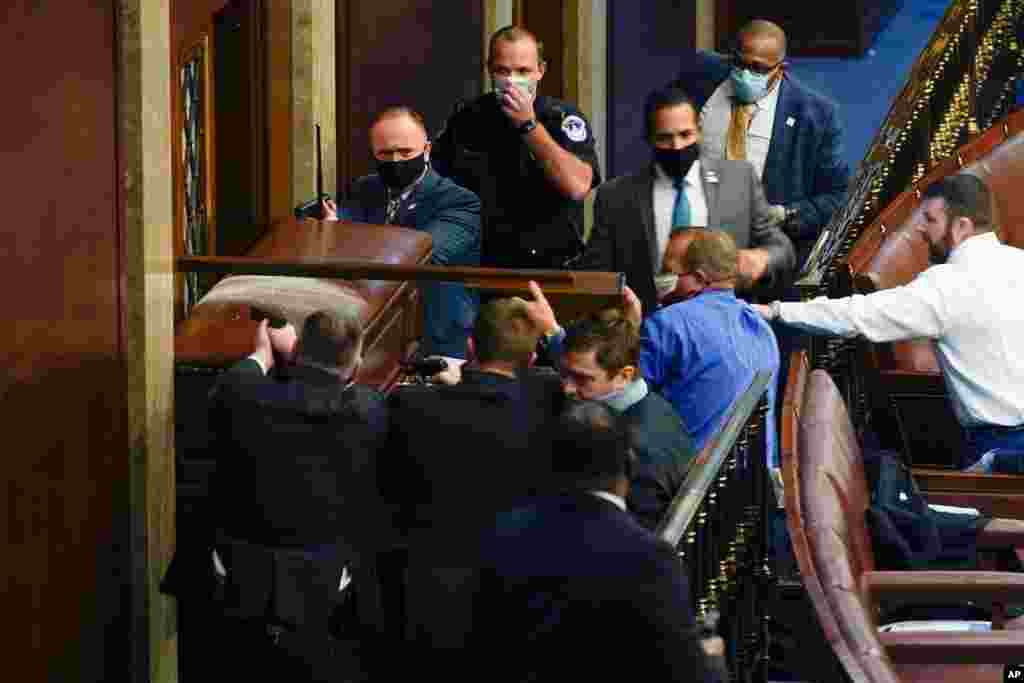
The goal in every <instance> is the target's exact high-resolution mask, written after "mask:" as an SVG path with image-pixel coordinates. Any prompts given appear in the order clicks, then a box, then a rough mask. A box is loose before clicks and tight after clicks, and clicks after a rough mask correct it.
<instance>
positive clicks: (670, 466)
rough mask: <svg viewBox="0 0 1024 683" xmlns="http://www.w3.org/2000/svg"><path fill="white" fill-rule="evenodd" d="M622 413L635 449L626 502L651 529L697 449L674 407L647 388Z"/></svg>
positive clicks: (670, 498) (684, 475) (662, 513)
mask: <svg viewBox="0 0 1024 683" xmlns="http://www.w3.org/2000/svg"><path fill="white" fill-rule="evenodd" d="M622 416H623V420H624V421H625V423H626V424H627V425H628V426H629V428H630V432H631V434H632V438H633V450H634V451H635V452H636V462H634V463H633V474H632V476H631V477H630V485H629V497H628V498H627V499H626V502H627V503H628V504H629V510H630V512H632V513H633V514H634V515H636V517H637V519H638V520H639V521H640V523H641V524H643V525H644V526H646V527H647V528H648V529H653V528H654V527H656V526H657V525H658V522H660V521H661V518H662V517H663V516H664V515H665V511H666V510H667V509H668V506H669V504H670V503H671V502H672V498H673V497H675V495H676V493H677V492H678V491H679V487H680V486H681V485H682V483H683V480H684V479H685V478H686V471H687V470H688V469H689V467H690V461H691V460H693V458H694V456H695V455H696V454H697V452H696V450H695V449H694V447H693V441H691V440H690V435H689V434H688V433H687V431H686V427H685V425H683V421H682V420H681V419H680V418H679V415H678V414H677V413H676V411H675V409H674V408H673V407H672V405H671V404H670V403H669V402H668V401H666V400H665V399H664V398H662V397H661V395H659V394H657V393H655V392H654V391H648V392H647V395H646V396H644V397H643V398H642V399H640V400H639V401H637V402H636V403H634V404H633V405H631V406H630V407H629V408H627V409H626V410H625V411H623V412H622Z"/></svg>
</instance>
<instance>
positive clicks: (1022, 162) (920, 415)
mask: <svg viewBox="0 0 1024 683" xmlns="http://www.w3.org/2000/svg"><path fill="white" fill-rule="evenodd" d="M1021 131H1024V111H1021V112H1016V113H1014V114H1012V115H1010V116H1009V117H1007V118H1006V119H1005V120H1004V121H1002V122H1000V123H999V124H997V125H996V126H993V127H992V128H991V129H990V130H988V131H986V132H985V133H983V134H982V135H980V136H978V137H977V138H975V139H974V140H972V141H971V142H969V143H968V144H966V145H964V146H963V147H961V148H960V149H959V150H957V153H956V154H955V155H954V156H952V157H950V158H947V159H946V160H944V161H943V162H940V163H939V164H937V165H936V166H935V167H933V168H932V169H931V171H930V172H929V173H928V174H927V175H925V176H924V177H923V178H922V179H921V180H919V181H918V182H917V183H915V184H914V185H913V186H912V187H910V188H909V189H908V190H907V191H905V192H903V193H902V194H900V195H899V196H898V197H897V198H896V199H895V200H894V201H893V202H892V203H891V204H890V205H889V206H888V207H886V208H885V209H884V210H883V211H882V213H881V214H880V215H879V217H878V218H877V219H876V220H875V221H874V222H873V223H872V224H871V225H870V226H869V227H868V228H867V229H866V230H865V231H864V233H863V234H862V235H861V237H860V239H859V240H858V241H857V243H856V244H855V245H854V247H853V249H852V250H851V252H850V255H849V258H848V260H847V263H846V274H847V278H848V285H849V287H850V288H851V292H842V291H840V292H836V293H837V294H844V293H860V294H869V293H871V292H874V291H878V290H880V289H887V288H890V287H898V286H900V285H904V284H906V283H908V282H910V281H911V280H912V279H913V278H914V277H915V276H916V275H917V274H918V273H920V272H921V271H923V270H924V269H926V268H927V267H928V265H929V264H928V248H927V245H926V244H925V242H924V240H922V239H921V238H920V237H919V236H918V235H917V234H915V233H914V231H913V229H912V223H913V221H914V217H915V211H916V209H917V207H918V205H919V204H920V197H921V193H922V192H923V191H924V189H925V188H927V187H928V185H930V184H931V183H932V182H934V181H936V180H938V179H940V178H942V177H945V176H948V175H951V174H953V173H957V172H964V173H971V174H974V175H977V176H978V177H980V178H981V179H982V180H984V181H985V182H986V183H987V184H988V186H989V187H990V188H991V190H992V196H993V201H994V204H995V206H994V209H995V212H994V215H995V216H996V220H997V221H998V222H999V225H1000V229H1001V230H1000V231H1001V234H1000V237H1001V239H1002V240H1003V241H1004V242H1006V243H1007V244H1012V245H1014V246H1018V247H1024V200H1022V199H1021V193H1020V191H1019V188H1020V187H1021V182H1022V181H1024V133H1022V132H1021ZM857 357H858V359H859V361H860V362H859V363H857V365H858V366H859V368H860V370H861V372H862V373H863V374H862V377H861V378H860V379H861V380H862V382H863V387H864V398H865V403H866V406H864V407H865V408H867V409H868V410H870V414H871V416H872V418H873V426H874V427H875V428H876V429H877V430H878V431H879V433H880V436H881V437H882V438H883V440H884V441H885V442H886V444H887V445H889V446H892V447H894V448H899V449H901V450H903V451H904V452H905V453H907V455H908V457H909V459H910V461H911V462H912V463H914V464H915V465H926V466H930V467H946V468H955V467H957V466H958V464H959V461H960V455H961V454H962V453H963V452H964V450H965V448H966V444H965V443H964V440H963V435H962V432H961V430H960V428H959V425H958V423H957V421H956V419H955V417H954V415H953V412H952V409H951V408H950V406H949V405H948V402H947V400H946V391H945V386H944V384H943V382H942V377H941V374H940V371H939V366H938V361H937V359H936V357H935V352H934V349H933V346H932V343H931V342H930V341H927V340H917V341H902V342H894V343H888V344H873V343H870V342H867V341H864V340H858V342H857Z"/></svg>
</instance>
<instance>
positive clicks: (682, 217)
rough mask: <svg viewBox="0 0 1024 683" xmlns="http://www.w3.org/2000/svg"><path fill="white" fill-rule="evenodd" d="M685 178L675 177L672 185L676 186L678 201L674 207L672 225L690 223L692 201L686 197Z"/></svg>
mask: <svg viewBox="0 0 1024 683" xmlns="http://www.w3.org/2000/svg"><path fill="white" fill-rule="evenodd" d="M683 183H684V179H683V178H673V179H672V187H674V188H676V203H675V205H673V207H672V227H673V228H674V227H677V226H680V225H683V226H689V225H690V202H689V200H688V199H687V198H686V188H685V187H684V186H683Z"/></svg>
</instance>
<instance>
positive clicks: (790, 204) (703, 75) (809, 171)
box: [678, 20, 850, 273]
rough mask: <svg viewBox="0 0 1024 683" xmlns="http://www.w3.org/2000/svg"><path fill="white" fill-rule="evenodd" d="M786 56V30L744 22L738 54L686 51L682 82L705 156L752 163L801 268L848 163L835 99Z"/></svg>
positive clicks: (837, 199)
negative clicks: (798, 75) (795, 70)
mask: <svg viewBox="0 0 1024 683" xmlns="http://www.w3.org/2000/svg"><path fill="white" fill-rule="evenodd" d="M785 59H786V34H785V33H784V32H783V31H782V29H781V28H779V27H778V26H777V25H775V24H773V23H771V22H769V21H763V20H755V21H752V22H750V23H749V24H747V25H746V26H744V27H743V28H742V29H741V30H740V32H739V34H738V36H737V47H736V51H735V53H734V54H732V55H730V56H724V55H720V54H717V53H710V52H704V51H697V52H694V53H693V54H692V55H691V56H688V57H686V58H684V63H683V68H682V71H681V73H680V76H679V81H678V85H679V86H680V87H681V88H683V90H685V91H686V92H687V93H688V94H689V95H690V97H692V98H693V99H694V102H695V103H696V105H697V108H698V109H699V110H700V115H701V128H702V130H703V153H704V156H705V157H707V158H711V159H745V160H747V161H749V162H750V163H752V164H753V165H754V168H755V170H756V171H757V173H758V175H759V176H760V178H761V183H762V185H763V186H764V192H765V197H766V198H767V199H768V201H769V203H771V204H772V210H773V212H775V214H776V217H777V218H778V219H780V221H781V222H782V227H783V231H784V232H785V233H786V234H787V235H788V236H789V238H790V239H792V240H793V245H794V246H795V247H796V252H797V269H796V271H795V272H796V273H799V271H800V268H802V267H803V265H804V262H805V261H806V259H807V256H808V254H809V253H810V251H811V249H812V247H813V246H814V243H815V241H816V240H817V238H818V235H819V233H820V232H821V231H822V229H823V228H824V227H825V226H826V225H827V224H828V222H829V220H831V218H832V214H833V213H834V212H835V211H836V210H837V209H838V208H839V206H840V205H841V204H842V203H843V201H844V199H845V195H846V188H847V184H848V182H849V177H850V168H849V166H848V165H847V163H846V162H845V161H844V160H843V151H842V126H841V124H840V121H839V115H838V111H837V107H836V104H835V103H834V102H832V101H831V100H830V99H828V98H827V97H825V96H824V95H822V94H820V93H817V92H815V91H813V90H811V89H810V88H808V87H807V86H806V85H804V84H802V83H800V82H799V81H798V80H796V79H795V78H793V77H792V76H790V75H789V74H788V73H786V70H785V69H786V64H785Z"/></svg>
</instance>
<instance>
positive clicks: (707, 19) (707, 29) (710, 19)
mask: <svg viewBox="0 0 1024 683" xmlns="http://www.w3.org/2000/svg"><path fill="white" fill-rule="evenodd" d="M715 3H716V0H697V49H698V50H713V49H714V47H715Z"/></svg>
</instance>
